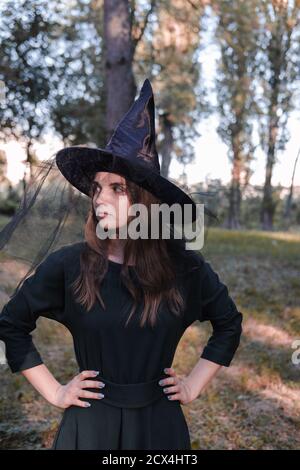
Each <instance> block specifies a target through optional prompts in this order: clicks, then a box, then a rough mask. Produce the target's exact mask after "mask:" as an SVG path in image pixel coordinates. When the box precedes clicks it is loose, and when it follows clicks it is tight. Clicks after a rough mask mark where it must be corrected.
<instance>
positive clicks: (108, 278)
mask: <svg viewBox="0 0 300 470" xmlns="http://www.w3.org/2000/svg"><path fill="white" fill-rule="evenodd" d="M85 243H86V242H80V243H74V244H73V245H65V246H63V247H62V248H60V249H58V250H56V251H54V252H52V253H51V254H50V255H48V256H47V258H46V259H45V260H44V261H43V262H42V263H41V264H40V265H39V266H38V268H37V269H36V271H35V273H34V274H33V275H31V276H30V277H29V278H27V279H26V280H25V282H24V284H23V285H22V287H21V289H20V290H19V291H18V293H17V294H16V295H15V296H13V297H11V298H10V300H9V301H8V302H7V303H6V305H4V307H3V309H2V312H1V314H0V340H3V341H4V342H5V345H6V358H7V362H8V365H9V367H10V369H11V371H12V372H13V373H15V372H19V371H22V370H25V369H28V368H31V367H34V366H37V365H39V364H42V363H43V360H42V358H41V356H40V354H39V352H38V350H37V349H36V347H35V345H34V343H33V341H32V336H31V334H30V332H31V331H32V330H34V329H35V327H36V320H37V319H38V317H39V316H45V317H47V318H51V319H54V320H56V321H58V322H60V323H62V324H63V325H65V326H66V327H67V328H68V329H69V331H70V333H71V334H72V337H73V341H74V351H75V355H76V359H77V363H78V367H79V371H82V370H98V371H99V372H100V375H98V376H97V377H96V378H95V380H102V381H103V382H104V383H106V386H105V387H104V388H103V389H96V388H92V389H86V390H90V391H93V392H102V393H103V394H104V395H105V397H104V398H102V399H100V400H99V399H90V398H88V399H87V398H85V399H84V400H85V401H89V402H90V403H91V406H90V407H87V408H83V407H79V406H75V405H72V406H70V407H68V408H66V409H64V411H63V415H62V419H61V422H60V425H59V428H58V431H57V433H56V435H55V438H54V442H53V445H52V448H53V449H94V450H113V449H144V450H148V449H172V450H176V449H178V450H180V449H190V448H191V443H190V436H189V430H188V426H187V423H186V420H185V416H184V413H183V411H182V408H181V404H180V401H179V400H168V398H167V396H166V395H165V394H164V393H163V391H162V388H163V387H161V386H160V385H158V381H159V379H160V378H162V377H164V378H165V377H168V375H167V374H165V373H164V368H166V367H171V366H172V361H173V357H174V354H175V351H176V347H177V345H178V342H179V340H180V338H181V336H182V335H183V333H184V331H185V329H186V328H187V327H188V326H189V325H190V324H191V323H193V322H194V321H195V320H199V321H205V320H210V321H211V323H212V326H213V333H212V335H211V337H210V338H209V340H208V343H207V345H206V346H205V348H204V350H203V352H202V354H201V357H203V358H206V359H208V360H211V361H213V362H215V363H218V364H221V365H223V366H226V367H228V366H229V365H230V362H231V360H232V358H233V356H234V354H235V351H236V349H237V347H238V345H239V341H240V335H241V321H242V314H241V313H240V312H239V311H238V310H237V308H236V306H235V304H234V302H233V300H232V299H231V297H230V296H229V294H228V289H227V287H226V285H225V284H223V283H222V282H221V281H220V279H219V277H218V275H217V273H215V272H214V271H213V270H212V268H211V267H210V264H209V263H208V262H206V261H204V259H203V260H202V261H201V260H200V257H198V255H196V256H195V260H196V261H197V263H198V268H197V269H195V270H193V271H190V272H188V274H187V275H186V276H182V277H181V278H180V279H181V284H180V285H181V288H182V289H183V291H182V292H183V293H184V295H185V298H186V308H185V311H184V315H183V316H180V317H178V316H175V315H174V314H173V313H172V312H171V311H170V310H169V309H168V308H167V306H166V305H163V307H162V308H160V310H159V316H158V323H157V325H156V326H155V327H154V328H153V327H151V326H150V325H149V326H146V327H144V328H141V327H140V326H139V318H140V317H139V314H140V313H141V311H142V305H140V306H139V307H140V308H138V309H137V311H136V312H135V314H134V315H133V317H132V318H131V319H130V321H129V324H128V326H127V327H124V324H125V321H126V319H127V318H128V314H129V312H130V308H131V306H132V299H131V297H130V294H129V292H128V290H127V289H126V288H125V286H124V285H123V284H122V283H121V280H120V270H121V267H122V265H121V264H119V263H116V262H113V261H109V267H108V271H107V273H106V275H105V278H104V280H103V281H102V284H101V295H102V298H103V300H104V303H105V305H106V308H107V310H106V311H105V310H103V309H102V307H101V305H100V303H99V302H98V301H97V302H96V304H95V305H94V307H93V308H92V309H91V310H90V311H89V312H87V311H86V310H85V309H84V308H83V307H82V306H81V305H80V304H79V303H78V302H76V301H75V298H74V296H73V294H72V291H71V288H70V283H71V282H73V281H74V280H75V279H76V278H77V276H78V274H79V272H80V260H79V255H80V252H81V250H82V249H83V247H84V245H85ZM130 270H134V268H133V267H130ZM133 276H134V273H133ZM187 373H188V371H187ZM88 380H92V379H90V378H89V379H88Z"/></svg>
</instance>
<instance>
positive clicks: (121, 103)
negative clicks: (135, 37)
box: [103, 0, 136, 142]
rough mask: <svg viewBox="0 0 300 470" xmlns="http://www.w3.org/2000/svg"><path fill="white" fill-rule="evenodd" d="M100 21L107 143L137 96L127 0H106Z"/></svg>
mask: <svg viewBox="0 0 300 470" xmlns="http://www.w3.org/2000/svg"><path fill="white" fill-rule="evenodd" d="M103 19H104V39H103V41H104V60H105V64H104V70H105V84H104V89H105V101H106V106H105V109H106V118H105V122H106V142H107V141H108V140H109V138H110V137H111V135H112V133H113V131H114V129H115V127H116V125H117V124H118V122H119V121H120V119H121V118H122V117H123V115H124V114H125V113H126V112H127V111H128V110H129V108H130V106H131V105H132V103H133V101H134V98H135V94H136V84H135V80H134V76H133V72H132V62H133V54H134V46H133V42H132V34H131V15H130V9H129V3H128V0H105V1H104V15H103Z"/></svg>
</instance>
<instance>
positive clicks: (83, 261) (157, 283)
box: [73, 178, 184, 326]
mask: <svg viewBox="0 0 300 470" xmlns="http://www.w3.org/2000/svg"><path fill="white" fill-rule="evenodd" d="M124 179H125V182H126V192H127V195H128V198H129V201H130V204H135V203H141V204H144V205H145V206H146V207H147V209H148V211H147V214H149V217H150V215H151V210H150V209H151V204H159V203H160V202H161V201H160V200H159V199H158V198H156V197H155V196H154V195H153V194H152V193H150V192H149V191H147V190H146V189H144V188H142V187H141V186H138V185H136V184H135V183H133V182H132V181H130V180H128V179H126V178H124ZM93 191H94V190H93V186H92V188H91V193H90V195H91V201H92V205H91V208H90V210H89V213H88V216H87V221H86V224H85V231H84V233H85V241H86V242H87V243H86V247H85V249H84V250H82V252H81V254H80V266H81V269H80V275H79V277H78V278H77V279H76V280H75V282H74V283H73V289H74V293H75V295H76V298H77V300H78V302H79V303H81V304H82V305H83V306H84V307H85V308H86V309H87V310H90V308H91V307H92V306H93V305H94V303H95V301H96V298H98V300H99V302H100V303H101V305H102V307H103V308H104V309H105V305H104V302H103V299H102V297H101V294H100V292H99V287H98V286H99V285H100V283H101V281H102V279H103V278H104V276H105V273H106V271H107V268H108V257H107V254H108V242H109V239H105V240H102V239H100V238H99V237H98V236H97V234H96V226H97V223H98V219H97V217H96V214H95V210H94V205H93V196H94V193H93ZM133 218H134V217H133V216H129V217H128V222H130V220H132V219H133ZM148 227H149V229H150V230H151V219H150V218H149V219H148ZM159 233H160V235H159V238H158V239H153V238H149V237H148V238H147V239H142V238H138V239H136V240H133V239H131V238H130V237H128V238H127V239H126V240H125V246H124V263H123V265H122V268H121V271H120V275H121V279H122V282H123V283H124V284H125V286H126V287H127V289H128V291H129V292H130V294H131V295H132V297H133V300H134V303H133V307H132V309H131V311H130V315H129V317H128V319H127V322H126V325H127V323H128V322H129V320H130V318H131V316H132V315H133V313H134V311H135V309H136V307H137V305H138V303H139V302H140V301H142V299H144V309H143V312H142V315H141V322H140V326H144V325H145V323H146V322H150V324H151V325H152V326H153V325H154V324H155V323H156V319H157V312H158V308H159V305H160V303H161V302H162V301H163V300H165V301H166V302H167V304H168V307H169V308H170V310H171V311H172V312H173V313H174V314H175V315H180V314H181V312H182V311H183V308H184V299H183V297H182V295H181V293H180V291H179V289H178V287H176V283H175V284H174V281H175V280H176V267H175V264H174V263H175V260H174V257H173V258H172V256H171V250H169V247H170V246H171V245H170V239H164V238H161V227H160V232H159ZM129 260H133V261H134V270H135V274H136V276H137V279H138V281H139V286H138V285H137V283H134V282H133V281H132V279H131V277H130V273H129V269H128V261H129Z"/></svg>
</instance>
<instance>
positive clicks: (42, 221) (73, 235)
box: [0, 153, 218, 295]
mask: <svg viewBox="0 0 300 470" xmlns="http://www.w3.org/2000/svg"><path fill="white" fill-rule="evenodd" d="M94 171H96V169H95V168H94V169H93V171H92V172H91V173H89V174H87V175H86V177H87V178H88V181H92V174H93V173H94ZM110 171H113V167H110ZM116 173H117V171H116ZM144 178H145V176H144ZM141 183H142V180H141ZM188 194H189V195H191V194H198V195H199V196H200V197H204V198H206V197H211V196H213V195H214V194H213V193H209V192H193V193H188ZM90 208H91V198H90V197H89V196H87V195H86V194H84V193H83V192H81V191H79V190H78V189H76V188H75V187H74V186H73V185H72V184H71V183H69V182H68V180H67V179H66V178H65V177H64V176H63V175H62V173H61V172H60V170H59V168H58V166H57V164H56V153H55V154H53V155H52V156H51V157H50V158H48V159H47V160H43V161H40V162H39V163H38V164H36V165H35V166H34V168H33V171H32V177H31V179H30V181H29V183H28V184H27V185H26V187H25V190H24V192H23V195H22V198H21V201H20V204H19V207H18V209H17V210H16V212H15V214H14V215H13V216H12V218H11V220H10V221H9V222H8V223H7V224H6V225H5V226H4V227H3V228H2V230H0V254H1V256H2V258H3V255H4V257H5V256H8V257H10V258H13V259H15V260H20V261H22V262H25V263H26V265H28V270H27V272H26V274H25V275H24V276H23V277H22V279H21V280H20V281H19V283H18V285H17V287H16V288H15V291H14V293H13V294H12V295H14V294H15V293H16V292H17V290H18V289H19V288H20V286H21V285H22V283H23V282H24V280H25V279H26V278H27V277H28V276H30V275H31V274H32V272H33V271H34V270H35V269H36V267H37V266H38V265H39V264H40V263H41V262H42V261H43V260H44V259H45V258H46V256H47V255H48V254H50V253H51V252H53V251H55V250H57V249H59V248H60V247H62V246H64V245H68V244H73V243H76V242H82V241H84V240H85V237H84V228H85V222H86V219H87V216H88V213H89V210H90ZM204 214H206V215H207V216H208V217H209V218H210V219H214V220H218V218H217V216H216V215H215V214H214V213H213V212H212V211H210V210H209V209H208V208H206V207H205V206H204ZM205 233H206V234H207V227H206V226H205ZM179 245H180V242H179ZM181 246H182V244H181Z"/></svg>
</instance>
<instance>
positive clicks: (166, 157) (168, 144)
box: [160, 114, 174, 178]
mask: <svg viewBox="0 0 300 470" xmlns="http://www.w3.org/2000/svg"><path fill="white" fill-rule="evenodd" d="M161 126H162V134H163V135H164V140H163V142H162V144H161V147H160V148H161V158H162V160H161V167H160V172H161V175H162V176H164V177H165V178H167V177H168V174H169V167H170V163H171V160H172V155H171V153H172V148H173V143H174V141H173V134H172V125H171V123H170V121H169V119H168V116H167V115H166V114H164V115H163V116H161Z"/></svg>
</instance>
